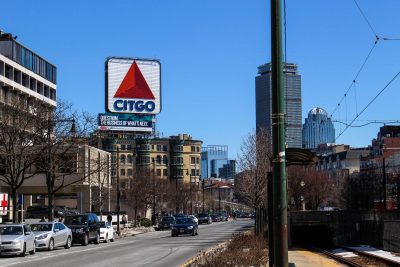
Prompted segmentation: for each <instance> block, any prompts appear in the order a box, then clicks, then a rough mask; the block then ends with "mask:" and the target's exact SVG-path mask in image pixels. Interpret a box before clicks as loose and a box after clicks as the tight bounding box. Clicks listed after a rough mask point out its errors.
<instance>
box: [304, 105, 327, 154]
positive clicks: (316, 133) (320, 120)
mask: <svg viewBox="0 0 400 267" xmlns="http://www.w3.org/2000/svg"><path fill="white" fill-rule="evenodd" d="M303 141H304V148H311V149H314V148H317V147H318V145H319V144H329V143H334V142H335V128H334V127H333V123H332V121H331V118H329V117H328V113H327V112H326V111H325V110H324V109H323V108H320V107H316V108H313V109H312V110H310V112H309V113H308V118H306V120H305V123H304V125H303Z"/></svg>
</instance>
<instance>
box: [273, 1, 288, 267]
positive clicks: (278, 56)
mask: <svg viewBox="0 0 400 267" xmlns="http://www.w3.org/2000/svg"><path fill="white" fill-rule="evenodd" d="M271 59H272V60H271V61H272V64H271V66H272V71H271V73H272V146H273V160H272V164H273V175H272V177H273V182H272V187H273V224H274V225H273V241H274V243H273V246H274V257H273V258H274V261H275V262H274V266H275V267H287V266H288V233H287V232H288V230H287V192H286V162H285V150H286V147H285V101H284V79H283V65H282V60H283V53H282V18H281V0H271Z"/></svg>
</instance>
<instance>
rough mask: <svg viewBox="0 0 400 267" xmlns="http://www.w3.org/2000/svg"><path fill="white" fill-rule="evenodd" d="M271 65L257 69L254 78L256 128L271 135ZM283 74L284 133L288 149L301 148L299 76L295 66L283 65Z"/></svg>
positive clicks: (290, 64)
mask: <svg viewBox="0 0 400 267" xmlns="http://www.w3.org/2000/svg"><path fill="white" fill-rule="evenodd" d="M271 68H272V67H271V63H267V64H264V65H261V66H259V67H258V74H259V75H258V76H257V77H256V128H257V129H259V128H260V127H263V128H266V129H268V130H269V132H270V133H272V120H271V116H272V88H271V87H272V85H271V70H272V69H271ZM283 71H284V74H285V76H284V77H285V87H284V89H285V126H286V127H285V133H286V144H287V145H288V147H297V148H301V147H302V136H301V129H302V115H301V76H300V75H299V74H298V72H297V65H296V64H293V63H286V64H284V70H283Z"/></svg>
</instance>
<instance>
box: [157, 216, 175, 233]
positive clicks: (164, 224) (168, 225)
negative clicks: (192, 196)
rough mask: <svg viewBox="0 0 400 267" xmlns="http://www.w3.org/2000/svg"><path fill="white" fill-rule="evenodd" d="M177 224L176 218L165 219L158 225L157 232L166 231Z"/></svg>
mask: <svg viewBox="0 0 400 267" xmlns="http://www.w3.org/2000/svg"><path fill="white" fill-rule="evenodd" d="M174 223H175V217H173V216H167V217H163V218H162V220H161V222H159V223H158V225H157V230H164V229H165V228H171V225H172V224H174Z"/></svg>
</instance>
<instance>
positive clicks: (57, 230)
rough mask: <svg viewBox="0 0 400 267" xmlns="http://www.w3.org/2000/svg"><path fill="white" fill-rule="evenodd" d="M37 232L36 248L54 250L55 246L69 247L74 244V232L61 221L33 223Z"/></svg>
mask: <svg viewBox="0 0 400 267" xmlns="http://www.w3.org/2000/svg"><path fill="white" fill-rule="evenodd" d="M31 228H32V231H33V232H34V234H35V241H36V248H37V249H47V250H53V249H54V247H64V248H66V249H69V248H70V247H71V244H72V232H71V229H69V228H68V227H67V226H65V225H64V224H62V223H60V222H40V223H33V224H31Z"/></svg>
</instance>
